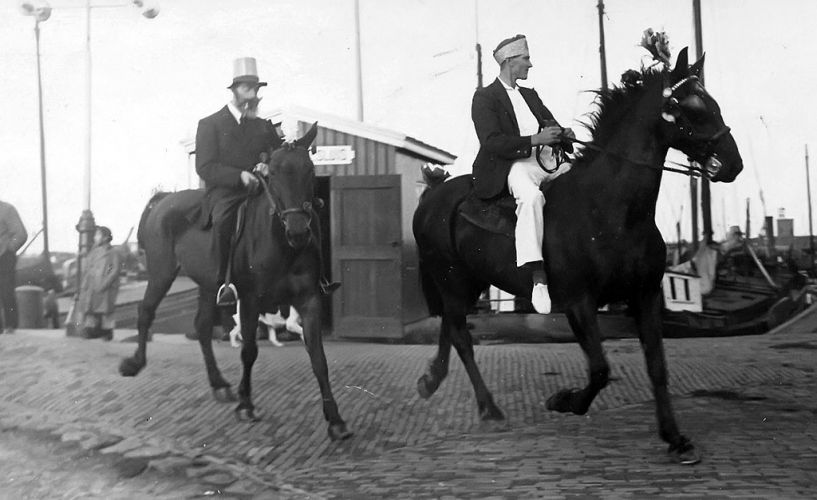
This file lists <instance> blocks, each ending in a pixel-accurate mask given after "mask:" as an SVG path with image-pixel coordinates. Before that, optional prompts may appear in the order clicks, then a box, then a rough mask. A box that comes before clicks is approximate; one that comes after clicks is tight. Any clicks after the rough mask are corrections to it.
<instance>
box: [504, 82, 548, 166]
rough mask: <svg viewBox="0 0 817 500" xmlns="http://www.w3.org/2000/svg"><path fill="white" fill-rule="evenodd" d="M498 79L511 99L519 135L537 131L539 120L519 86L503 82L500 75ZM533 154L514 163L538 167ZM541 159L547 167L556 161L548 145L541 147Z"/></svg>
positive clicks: (531, 133) (532, 133) (527, 134)
mask: <svg viewBox="0 0 817 500" xmlns="http://www.w3.org/2000/svg"><path fill="white" fill-rule="evenodd" d="M498 79H499V81H500V83H502V86H503V87H505V91H506V92H507V93H508V97H509V98H510V99H511V104H512V105H513V112H514V114H515V115H516V123H517V125H519V135H521V136H522V137H525V136H529V135H534V134H537V133H539V122H538V121H537V120H536V117H535V116H534V115H533V111H531V110H530V107H529V106H528V103H527V101H525V98H524V97H522V93H521V92H519V87H511V86H510V85H508V84H507V83H505V82H504V81H503V80H502V78H501V77H499V78H498ZM535 154H536V152H535V150H534V152H533V154H531V155H530V156H529V157H528V158H520V159H519V160H516V161H515V162H514V164H517V163H520V164H530V165H533V166H536V168H540V167H539V164H538V163H537V162H536V156H535ZM542 160H543V161H544V162H545V166H547V167H548V168H553V167H554V166H555V164H556V162H555V161H553V160H552V150H551V149H550V146H545V147H544V148H543V149H542ZM551 163H552V165H551Z"/></svg>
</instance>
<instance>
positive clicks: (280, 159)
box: [119, 123, 351, 439]
mask: <svg viewBox="0 0 817 500" xmlns="http://www.w3.org/2000/svg"><path fill="white" fill-rule="evenodd" d="M316 134H317V123H316V124H314V125H313V126H312V128H311V129H310V130H309V132H307V133H306V135H304V137H302V138H300V139H298V140H297V141H295V142H293V143H286V144H284V146H283V147H282V148H279V149H277V150H275V151H272V152H271V153H270V160H269V167H270V175H269V181H268V182H266V183H264V184H263V187H264V189H263V190H262V193H261V194H258V195H256V196H250V197H249V198H248V201H247V205H246V210H245V212H244V213H245V216H244V223H243V227H242V230H241V232H240V235H239V236H238V237H237V240H236V244H235V250H234V256H233V260H232V269H233V280H232V281H233V283H234V284H235V286H236V289H237V290H238V296H239V298H240V300H241V311H240V314H241V333H242V336H243V337H244V342H243V345H242V348H241V361H242V364H243V367H244V369H243V376H242V378H241V384H240V385H239V389H238V397H239V404H238V407H237V408H236V413H237V415H238V417H239V418H240V419H248V420H257V419H258V417H257V416H256V414H255V407H254V405H253V403H252V397H251V383H250V377H251V374H252V366H253V364H254V363H255V360H256V358H257V357H258V345H257V343H256V336H255V331H256V328H257V327H258V314H259V312H261V311H268V310H273V309H272V308H273V307H274V306H275V305H276V304H283V303H287V304H292V305H294V306H295V307H296V308H297V310H298V311H299V312H300V313H301V316H302V317H303V330H304V342H305V344H306V348H307V351H308V352H309V357H310V360H311V361H312V370H313V372H314V373H315V377H316V378H317V379H318V385H319V386H320V391H321V396H322V397H323V413H324V416H325V417H326V420H327V421H328V422H329V436H330V437H331V438H332V439H345V438H347V437H349V436H351V432H349V431H348V430H347V428H346V423H345V422H344V421H343V419H342V418H341V417H340V414H339V413H338V407H337V404H336V403H335V399H334V397H333V396H332V389H331V387H330V385H329V370H328V369H327V366H326V355H325V353H324V350H323V339H322V337H321V324H320V318H321V296H320V288H319V279H320V276H321V274H320V263H321V260H320V253H319V251H320V250H319V248H318V245H317V242H316V238H315V237H314V235H313V217H312V216H313V210H312V203H313V201H314V198H313V196H314V194H313V186H314V177H315V167H314V165H313V164H312V160H311V159H310V157H309V151H308V148H309V146H310V145H311V144H312V141H314V140H315V135H316ZM202 196H203V192H202V191H194V190H187V191H180V192H177V193H173V194H168V195H163V196H157V197H154V199H152V200H151V202H150V203H148V206H147V207H146V208H145V212H144V213H143V214H142V220H141V221H140V224H139V231H138V233H137V234H138V239H139V243H140V245H141V246H142V247H143V248H144V249H145V257H146V259H147V268H148V276H149V277H148V286H147V290H146V291H145V297H144V299H143V301H142V306H141V308H140V309H139V319H138V329H139V346H138V347H137V349H136V353H135V354H134V355H133V357H130V358H126V359H124V360H122V363H121V364H120V367H119V371H120V373H121V374H122V375H124V376H135V375H136V374H138V373H139V371H140V370H141V369H142V368H143V367H144V366H145V364H146V363H147V358H146V346H147V340H148V329H149V328H150V325H151V323H152V322H153V319H154V317H155V313H156V308H157V307H158V306H159V303H160V302H161V300H162V299H163V298H164V296H165V294H166V293H167V291H168V289H169V288H170V285H171V284H172V283H173V280H174V279H175V277H176V275H177V274H178V272H179V270H180V268H181V269H184V271H185V273H186V274H187V275H188V276H190V277H191V278H192V279H193V280H194V281H195V282H196V283H197V284H198V285H199V305H198V311H197V314H196V332H197V333H198V340H199V344H200V346H201V350H202V353H203V355H204V362H205V365H206V368H207V376H208V378H209V381H210V386H211V387H212V389H213V393H214V395H215V396H216V399H219V400H235V398H234V396H233V395H232V393H231V391H230V384H229V383H228V382H227V381H226V380H224V378H223V377H222V375H221V372H220V371H219V369H218V366H217V365H216V360H215V357H214V356H213V347H212V327H213V324H214V322H215V319H216V317H217V308H216V306H215V295H216V291H217V289H218V287H217V283H216V275H217V274H216V262H215V258H214V257H213V255H212V253H211V245H210V241H211V240H210V233H209V231H205V230H203V229H202V228H201V224H199V223H197V222H195V221H192V220H191V219H194V218H195V217H191V214H195V212H196V211H197V210H198V209H199V207H200V206H201V200H202Z"/></svg>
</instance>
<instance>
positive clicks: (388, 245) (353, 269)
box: [331, 175, 402, 338]
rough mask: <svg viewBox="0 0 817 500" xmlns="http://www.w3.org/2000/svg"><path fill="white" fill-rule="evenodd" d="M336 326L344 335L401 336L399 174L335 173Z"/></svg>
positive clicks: (333, 271)
mask: <svg viewBox="0 0 817 500" xmlns="http://www.w3.org/2000/svg"><path fill="white" fill-rule="evenodd" d="M331 200H332V206H331V213H332V231H331V232H332V276H333V277H334V279H336V280H337V279H339V280H340V281H341V282H342V283H343V286H341V287H340V289H338V291H336V292H335V293H334V310H333V318H334V331H335V333H336V334H337V335H339V336H345V337H367V338H372V337H382V338H389V337H401V336H402V306H401V300H402V293H401V290H402V281H401V247H402V241H401V236H400V235H401V227H400V224H401V223H400V221H401V215H400V206H401V205H400V176H399V175H356V176H346V177H332V196H331Z"/></svg>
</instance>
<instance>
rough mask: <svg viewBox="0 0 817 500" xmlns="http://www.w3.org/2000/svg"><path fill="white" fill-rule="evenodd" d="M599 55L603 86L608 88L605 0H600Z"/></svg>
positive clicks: (605, 88) (604, 88)
mask: <svg viewBox="0 0 817 500" xmlns="http://www.w3.org/2000/svg"><path fill="white" fill-rule="evenodd" d="M597 7H598V9H599V56H600V60H601V88H602V90H607V53H606V52H605V49H604V0H599V3H598V5H597Z"/></svg>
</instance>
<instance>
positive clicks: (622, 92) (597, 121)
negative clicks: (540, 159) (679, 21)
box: [577, 68, 664, 162]
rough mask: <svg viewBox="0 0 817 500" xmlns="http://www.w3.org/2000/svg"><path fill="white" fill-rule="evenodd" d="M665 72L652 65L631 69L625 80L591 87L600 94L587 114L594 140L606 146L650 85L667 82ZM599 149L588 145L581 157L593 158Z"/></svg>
mask: <svg viewBox="0 0 817 500" xmlns="http://www.w3.org/2000/svg"><path fill="white" fill-rule="evenodd" d="M663 79H664V72H663V71H660V70H657V69H654V68H651V69H644V68H642V70H641V71H636V70H628V71H627V72H625V73H624V75H622V84H621V85H618V86H613V87H612V88H610V89H608V90H602V89H600V90H594V91H591V92H593V93H594V94H596V100H595V102H594V104H595V106H596V109H595V110H594V111H591V112H590V113H588V114H587V117H588V118H589V123H584V126H585V127H587V129H588V130H589V131H590V134H591V136H592V142H593V143H594V144H596V145H597V146H600V147H603V145H604V144H607V143H608V142H609V141H610V139H611V138H612V137H613V136H614V135H615V134H616V133H617V132H618V131H619V129H620V127H621V122H622V120H623V118H624V116H626V114H627V113H628V112H630V110H631V109H632V107H633V106H634V105H635V104H636V103H637V102H638V101H639V100H640V99H641V97H643V95H644V93H645V92H646V91H647V89H648V88H651V87H652V86H653V85H654V84H655V83H656V82H661V83H662V84H663ZM598 154H599V153H597V152H596V151H593V150H590V149H587V148H585V149H584V150H582V151H581V152H580V153H578V154H577V159H582V160H583V162H590V161H592V160H593V158H595V157H596V156H597V155H598Z"/></svg>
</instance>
